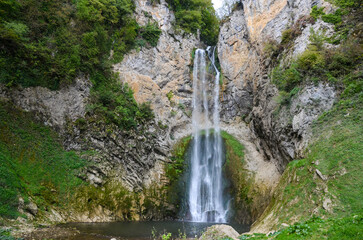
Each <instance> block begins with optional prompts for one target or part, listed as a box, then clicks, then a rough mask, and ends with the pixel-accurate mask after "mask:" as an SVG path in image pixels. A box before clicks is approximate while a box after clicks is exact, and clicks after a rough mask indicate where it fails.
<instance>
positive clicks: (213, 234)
mask: <svg viewBox="0 0 363 240" xmlns="http://www.w3.org/2000/svg"><path fill="white" fill-rule="evenodd" d="M239 235H240V234H239V233H238V232H237V231H236V230H234V228H233V227H231V226H228V225H224V224H220V225H213V226H211V227H209V228H207V229H206V230H205V232H204V233H203V235H202V236H201V237H200V238H199V240H218V239H221V238H226V237H229V238H232V239H234V240H238V237H239Z"/></svg>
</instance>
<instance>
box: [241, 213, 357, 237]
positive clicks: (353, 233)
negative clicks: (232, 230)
mask: <svg viewBox="0 0 363 240" xmlns="http://www.w3.org/2000/svg"><path fill="white" fill-rule="evenodd" d="M362 227H363V218H362V216H361V215H355V216H350V217H346V218H328V219H326V220H323V219H321V218H319V217H316V216H313V217H311V218H310V219H309V220H307V221H305V222H298V223H295V224H293V225H290V226H288V227H286V228H281V229H280V230H278V231H276V232H273V233H270V234H267V235H266V234H259V233H255V234H252V235H247V234H244V235H242V236H240V237H239V239H240V240H247V239H254V240H261V239H277V240H294V239H307V240H310V239H313V240H319V239H334V240H340V239H361V238H362V237H363V235H362Z"/></svg>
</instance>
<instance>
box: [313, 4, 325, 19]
mask: <svg viewBox="0 0 363 240" xmlns="http://www.w3.org/2000/svg"><path fill="white" fill-rule="evenodd" d="M324 14H325V13H324V7H321V8H318V6H314V7H313V8H312V9H311V13H310V16H312V17H313V18H314V19H315V20H317V19H318V18H319V17H320V16H322V15H324Z"/></svg>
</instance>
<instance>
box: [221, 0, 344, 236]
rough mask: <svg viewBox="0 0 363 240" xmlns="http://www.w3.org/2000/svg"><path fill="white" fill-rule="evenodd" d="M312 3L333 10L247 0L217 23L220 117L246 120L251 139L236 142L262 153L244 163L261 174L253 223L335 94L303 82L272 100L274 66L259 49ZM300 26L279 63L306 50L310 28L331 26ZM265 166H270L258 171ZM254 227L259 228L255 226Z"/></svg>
mask: <svg viewBox="0 0 363 240" xmlns="http://www.w3.org/2000/svg"><path fill="white" fill-rule="evenodd" d="M315 5H317V6H318V7H321V6H324V7H325V11H326V12H331V11H333V10H334V7H333V6H332V5H330V4H329V3H327V2H325V1H322V0H318V1H310V0H299V1H290V0H276V1H265V0H258V1H252V0H247V1H243V2H242V4H241V5H239V6H238V8H237V9H236V10H235V11H233V13H232V14H231V16H229V19H227V20H226V21H225V22H224V23H223V24H222V26H221V31H220V35H219V42H218V56H219V60H220V62H221V68H222V73H223V75H224V79H223V81H224V82H223V87H224V88H223V92H222V96H223V99H222V104H221V105H222V110H221V114H222V116H221V117H222V119H223V120H224V122H228V127H231V126H234V125H236V124H237V125H238V122H239V121H240V119H243V120H244V121H245V122H247V123H248V126H249V128H250V133H249V136H250V138H251V139H252V140H251V139H250V140H249V141H245V140H244V138H243V137H240V138H239V140H240V141H241V142H243V143H244V145H245V146H246V145H248V144H249V142H251V141H253V142H254V143H255V145H256V149H258V151H259V153H260V154H261V158H255V159H253V160H252V161H250V163H248V164H247V165H249V166H250V167H247V171H248V172H255V173H256V176H259V175H260V176H262V178H260V180H256V179H258V178H259V177H255V178H254V177H251V178H250V180H252V181H254V183H253V184H254V187H256V189H257V190H256V192H257V194H256V196H255V198H254V200H253V201H254V203H258V202H259V204H256V206H258V205H259V206H260V207H261V209H260V210H261V211H258V210H257V211H256V210H253V206H252V207H251V206H250V208H249V209H246V211H247V212H248V211H249V212H250V213H251V211H252V212H253V211H254V214H253V216H252V219H251V220H252V221H254V220H256V219H257V218H258V217H259V216H260V215H261V214H262V213H263V211H264V208H265V207H267V206H268V204H269V200H270V197H272V194H273V192H274V189H275V187H276V185H277V182H278V181H279V178H280V174H281V173H282V172H283V171H284V169H285V167H286V165H287V164H288V163H289V161H291V160H292V159H296V158H300V157H303V156H304V150H305V148H306V147H307V145H308V144H309V141H310V139H311V126H312V123H313V121H314V120H315V119H317V118H318V117H319V116H320V115H321V114H322V113H323V112H324V111H327V110H328V109H330V108H331V107H332V106H333V103H334V101H335V100H336V97H337V91H336V89H335V88H334V87H332V86H330V85H329V84H326V83H320V84H308V85H305V86H301V88H300V90H299V92H298V93H297V94H296V95H295V96H294V97H292V98H291V100H290V104H288V105H282V104H280V103H279V102H278V100H277V99H278V97H279V91H278V89H277V88H276V87H275V86H274V85H273V84H272V82H271V79H270V73H271V70H272V68H273V67H274V65H273V63H272V62H271V60H270V59H269V57H266V54H265V53H264V46H265V44H266V43H267V42H277V43H279V42H280V41H281V37H282V33H283V31H284V30H286V29H287V28H289V27H291V26H293V25H294V24H295V23H296V22H298V21H301V20H300V19H303V18H304V16H306V15H309V14H310V12H311V9H312V7H313V6H315ZM299 27H300V28H301V29H299V30H300V31H301V34H300V35H299V36H298V37H296V38H295V39H293V40H292V41H293V42H292V44H291V45H290V46H291V47H289V49H285V50H284V51H283V53H282V54H280V55H283V58H279V60H280V63H281V64H282V65H288V64H289V62H291V60H293V59H295V58H296V57H297V56H298V55H299V54H301V53H302V52H304V51H305V50H306V49H307V47H308V45H309V43H310V40H309V37H310V35H311V30H310V29H311V28H312V29H313V30H314V32H315V33H320V32H324V33H325V34H327V35H331V34H332V33H333V27H332V25H330V24H327V23H324V22H322V21H320V20H317V21H315V22H313V23H306V24H304V25H299ZM327 47H333V46H327ZM228 127H227V128H228ZM238 132H239V131H236V130H232V134H234V135H235V136H236V133H237V136H238V135H241V134H238ZM247 156H248V154H247ZM256 159H257V160H256ZM258 159H260V160H258ZM247 162H249V161H247ZM259 162H260V163H259ZM254 164H257V165H258V164H259V165H260V167H258V168H257V169H258V170H253V167H251V166H253V165H254ZM266 166H270V167H267V168H265V171H264V170H262V169H263V168H264V167H266ZM275 171H276V172H275ZM278 172H279V173H280V174H279V173H278ZM269 176H275V177H271V178H270V177H269ZM263 179H265V180H263ZM264 181H265V183H267V185H265V186H268V187H267V189H268V190H267V191H264V190H263V189H262V188H259V186H264V184H262V182H264ZM260 220H261V219H260ZM266 221H268V219H266ZM259 222H263V220H261V221H259ZM253 227H254V229H258V228H259V226H258V225H254V226H253Z"/></svg>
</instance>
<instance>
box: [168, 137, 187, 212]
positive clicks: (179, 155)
mask: <svg viewBox="0 0 363 240" xmlns="http://www.w3.org/2000/svg"><path fill="white" fill-rule="evenodd" d="M190 142H191V136H188V137H185V138H182V139H181V140H180V141H179V142H178V143H177V144H176V145H175V146H174V148H173V151H172V157H171V162H170V163H167V164H166V165H165V168H164V171H165V177H166V178H167V179H168V180H169V182H168V185H167V187H166V190H167V195H168V199H167V202H168V204H173V205H174V207H175V208H176V209H177V210H178V209H179V208H180V206H181V205H180V203H181V200H182V198H183V196H184V194H185V186H183V183H182V176H183V174H184V171H185V169H186V167H187V166H186V162H185V158H186V153H187V151H188V149H189V147H190ZM176 212H177V211H176Z"/></svg>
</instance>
